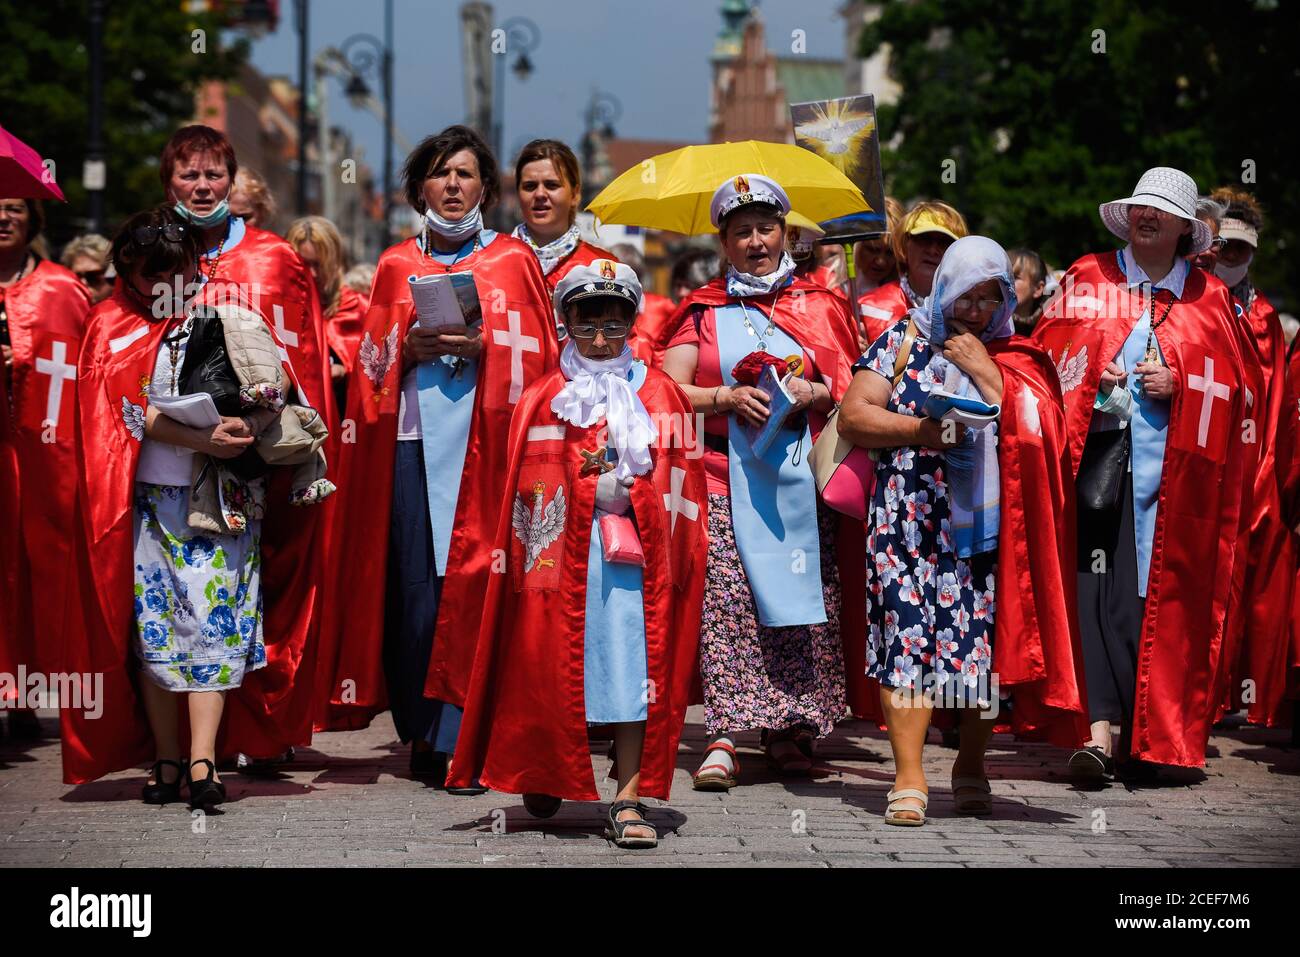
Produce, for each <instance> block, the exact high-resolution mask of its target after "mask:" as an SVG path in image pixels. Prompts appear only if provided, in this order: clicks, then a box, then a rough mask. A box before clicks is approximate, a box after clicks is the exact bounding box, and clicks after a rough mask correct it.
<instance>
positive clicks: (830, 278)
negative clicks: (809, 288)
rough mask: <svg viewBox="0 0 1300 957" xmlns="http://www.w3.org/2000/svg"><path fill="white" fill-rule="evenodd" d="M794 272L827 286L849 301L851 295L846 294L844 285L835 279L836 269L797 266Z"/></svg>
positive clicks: (810, 280)
mask: <svg viewBox="0 0 1300 957" xmlns="http://www.w3.org/2000/svg"><path fill="white" fill-rule="evenodd" d="M794 274H795V275H796V276H801V277H803V278H804V279H807V280H808V281H809V282H815V283H816V284H817V285H819V286H825V287H826V288H827V289H829V290H830V291H831V292H833V293H835V295H837V296H838V297H839V298H841V299H843V300H844V301H845V302H848V301H849V297H848V296H846V295H845V294H844V287H843V286H841V285H840V284H839V283H838V282H836V281H835V270H834V269H832V268H831V267H830V266H806V267H805V266H796V267H795V270H794Z"/></svg>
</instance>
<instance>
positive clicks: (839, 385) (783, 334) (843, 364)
mask: <svg viewBox="0 0 1300 957" xmlns="http://www.w3.org/2000/svg"><path fill="white" fill-rule="evenodd" d="M789 210H790V202H789V200H788V199H787V197H786V194H785V191H784V190H783V189H782V188H781V187H780V186H779V185H778V184H777V183H775V182H774V181H772V180H771V179H769V178H767V177H766V176H759V175H756V174H744V175H740V176H736V177H733V178H731V179H728V180H727V181H726V182H725V183H723V184H722V185H721V186H720V187H719V188H718V189H717V191H716V192H715V193H714V196H713V202H712V208H711V215H712V221H713V224H714V225H715V226H717V227H718V239H719V241H720V243H721V246H722V253H723V256H724V257H725V259H726V262H727V268H726V275H725V276H724V277H721V278H718V279H714V280H713V281H711V282H710V283H708V284H707V285H705V286H702V287H701V288H699V289H697V290H695V292H693V293H692V294H691V296H690V297H688V298H687V299H686V300H683V303H682V305H681V307H680V310H681V313H682V316H683V318H682V319H681V324H680V326H679V327H678V329H677V332H676V334H675V335H674V336H673V338H672V339H671V341H670V342H669V344H668V349H667V351H666V352H665V355H664V364H663V369H664V371H665V372H666V373H668V374H669V375H670V376H672V377H673V378H674V379H676V380H677V382H678V383H679V384H680V385H681V387H682V391H684V392H685V393H686V396H687V398H689V399H690V401H691V405H692V407H693V408H694V410H695V411H696V412H697V413H702V414H703V415H704V416H705V419H704V446H705V448H704V456H703V458H704V469H705V473H706V474H707V476H708V491H709V496H708V498H709V513H708V522H709V551H708V584H707V586H706V590H705V596H704V612H703V624H702V628H701V633H700V672H701V676H702V679H703V687H704V721H705V728H706V730H707V732H708V734H709V735H710V743H709V745H708V748H707V750H706V753H705V756H704V761H703V763H702V765H701V767H700V768H699V770H698V771H697V773H696V775H695V787H696V788H697V789H700V790H727V789H729V788H731V787H733V786H735V784H736V781H737V775H738V772H739V764H738V762H737V760H736V750H735V736H736V734H737V733H739V732H741V731H748V730H762V731H763V732H764V735H763V737H764V739H765V743H766V753H767V758H768V760H769V761H770V762H771V763H772V764H773V765H774V766H775V767H776V769H777V770H778V771H779V772H781V773H787V774H806V773H807V772H808V771H809V770H810V769H811V767H812V742H813V740H814V739H815V738H817V737H820V736H822V735H826V734H829V733H830V731H831V729H832V728H833V727H834V725H835V722H836V721H837V720H839V719H840V718H842V717H843V716H844V713H845V690H844V665H843V651H842V648H841V644H840V570H839V569H838V568H837V566H836V562H835V550H834V548H833V540H834V537H835V535H836V533H837V529H836V525H835V522H834V520H833V519H832V518H831V516H830V515H829V513H827V512H825V511H824V510H823V509H821V507H820V506H819V503H818V500H817V489H816V485H815V483H814V482H813V476H812V472H811V470H810V469H809V468H808V465H807V463H806V462H805V461H804V457H805V456H806V455H807V454H808V450H809V449H810V448H811V443H812V438H813V435H814V434H815V433H816V432H817V431H819V430H820V428H821V425H822V423H823V422H824V421H825V416H826V415H827V413H829V412H830V410H831V408H832V406H833V404H834V402H835V401H836V399H838V398H839V397H840V396H842V395H843V394H844V391H845V390H846V389H847V388H848V384H849V379H850V376H851V372H850V371H849V363H850V362H851V361H852V358H853V357H854V355H855V353H856V343H855V341H854V337H853V333H852V330H851V319H850V317H849V315H848V309H847V306H846V305H845V303H844V302H843V300H841V299H839V298H838V297H836V296H835V295H834V294H833V293H832V292H830V291H829V290H828V289H826V288H825V287H824V286H821V285H818V284H815V283H811V282H808V281H807V280H804V279H799V278H797V277H795V276H794V275H793V273H794V270H795V264H794V261H793V259H792V258H791V257H790V254H789V253H788V252H785V249H784V242H785V216H786V214H787V213H788V212H789ZM787 357H788V358H790V359H794V360H797V362H798V363H801V364H802V372H801V373H799V374H796V375H793V376H792V377H791V378H790V379H789V380H788V383H787V385H786V389H787V391H788V394H789V398H788V399H785V398H784V397H781V396H778V395H777V394H775V393H776V389H775V387H772V386H769V387H768V388H767V389H764V388H760V387H759V386H758V385H757V382H758V377H759V376H760V375H761V374H762V375H769V374H770V375H777V376H784V375H785V374H786V373H788V372H789V368H787V366H786V359H787ZM771 364H777V367H776V369H774V370H773V372H772V373H766V372H764V371H763V370H764V369H765V367H766V366H768V365H771ZM778 399H779V400H780V401H778ZM787 412H788V415H787ZM777 413H780V416H781V417H780V418H779V419H778V420H777V421H778V422H779V423H780V424H779V425H777V426H774V427H773V428H774V431H773V433H772V434H771V436H770V443H769V444H768V446H767V448H766V450H765V451H762V452H756V451H755V448H756V446H755V441H754V438H755V435H757V434H758V433H759V431H760V430H761V429H762V428H763V427H764V426H765V425H766V424H767V423H768V420H769V418H770V417H771V416H773V415H774V414H777ZM679 521H680V519H679ZM859 554H860V552H859ZM860 568H861V565H860V561H859V569H860ZM860 574H861V573H860V571H859V580H860ZM859 587H861V586H859ZM848 614H851V612H848V611H846V615H848ZM858 617H859V618H860V617H861V615H860V614H859V615H858ZM857 637H858V639H859V640H860V634H859V635H858V636H857Z"/></svg>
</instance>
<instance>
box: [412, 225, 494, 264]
mask: <svg viewBox="0 0 1300 957" xmlns="http://www.w3.org/2000/svg"><path fill="white" fill-rule="evenodd" d="M482 235H483V232H482V230H480V231H479V232H477V233H475V234H474V244H473V246H472V247H471V248H470V251H469V252H467V253H465V255H464V256H462V255H460V254H459V253H457V256H456V258H455V259H453V260H452V261H451V262H450V263H440V262H438V260H436V259H434V258H433V253H431V252H429V250H431V249H433V230H431V229H429V228H428V227H427V226H426V227H425V228H424V248H423V249H422V250H421V252H423V253H424V255H425V257H426V258H427V259H428V260H429V261H430V262H431V263H432V264H433V265H435V266H440V267H442V271H443V272H451V270H452V267H453V266H455V265H456V263H458V262H460V261H461V260H462V259H465V258H466V257H468V256H473V255H474V254H475V253H476V252H478V251H479V250H480V249H481V248H482V246H481V245H480V244H479V238H480V237H481V236H482ZM464 248H465V247H464V246H462V247H461V249H464Z"/></svg>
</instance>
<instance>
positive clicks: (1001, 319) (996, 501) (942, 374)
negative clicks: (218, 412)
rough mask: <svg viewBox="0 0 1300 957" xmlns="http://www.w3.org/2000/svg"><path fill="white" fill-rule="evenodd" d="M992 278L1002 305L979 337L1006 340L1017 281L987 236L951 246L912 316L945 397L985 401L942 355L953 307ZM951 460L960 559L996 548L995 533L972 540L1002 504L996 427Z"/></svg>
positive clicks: (957, 450)
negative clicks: (978, 518) (981, 520)
mask: <svg viewBox="0 0 1300 957" xmlns="http://www.w3.org/2000/svg"><path fill="white" fill-rule="evenodd" d="M989 279H996V280H997V281H998V287H999V289H1000V290H1001V292H1002V305H1000V306H998V308H997V311H996V312H994V314H993V318H992V319H990V320H989V323H988V325H986V326H985V327H984V331H983V332H981V333H980V341H981V342H984V343H989V342H992V341H993V340H994V339H1005V338H1007V337H1009V336H1010V335H1011V334H1012V332H1013V331H1014V330H1015V325H1014V322H1013V319H1012V314H1013V313H1014V312H1015V309H1016V290H1015V281H1014V280H1013V279H1012V278H1011V260H1010V259H1008V258H1007V253H1006V250H1005V249H1003V248H1002V247H1001V246H999V245H998V244H997V243H995V242H994V241H993V240H991V239H989V238H988V237H987V236H966V237H964V238H962V239H959V240H957V241H956V242H954V243H953V244H952V245H951V246H949V247H948V250H947V251H946V252H945V253H944V254H943V260H942V261H941V262H940V263H939V268H938V269H937V270H935V273H934V287H933V289H932V290H931V292H930V295H929V296H928V297H927V298H926V300H925V302H923V303H922V304H921V305H920V306H919V307H918V308H916V309H913V310H911V312H909V313H908V315H909V316H910V317H911V319H912V321H913V322H915V323H916V328H917V331H918V332H919V333H920V334H921V335H922V336H925V338H926V339H928V340H929V342H930V350H931V356H930V361H929V363H928V364H927V365H926V369H927V371H928V372H929V374H930V376H931V377H932V378H931V381H933V382H939V383H942V386H943V390H944V391H945V392H949V393H951V394H953V395H960V396H968V397H971V398H976V399H980V400H981V401H982V400H983V398H984V397H983V396H982V395H980V393H979V389H978V387H977V386H976V385H975V384H974V383H973V382H971V379H970V376H968V375H967V374H966V373H965V372H963V371H962V370H961V368H960V367H958V365H957V364H956V363H955V362H950V361H949V360H948V359H946V358H944V357H943V356H942V355H941V354H940V350H941V349H942V347H943V344H944V342H946V341H947V339H948V337H949V335H950V334H951V329H950V327H949V325H948V318H949V316H950V314H951V313H952V307H953V303H955V302H956V301H957V300H958V299H960V298H961V297H962V296H965V295H967V294H968V293H969V292H970V291H971V290H972V289H974V288H975V287H976V286H978V285H979V284H980V283H982V282H985V281H987V280H989ZM947 456H948V465H949V477H950V479H951V481H952V519H951V522H952V530H953V538H954V542H955V545H956V548H957V555H958V557H961V558H967V557H970V555H972V554H978V553H980V552H983V551H988V550H990V549H992V548H994V547H996V545H997V535H996V533H988V534H986V536H985V537H984V539H983V540H981V541H974V540H973V539H972V531H973V529H974V528H975V526H976V522H975V519H974V516H975V515H976V514H985V515H986V517H987V516H988V515H996V514H997V511H998V509H999V507H1000V503H1001V494H1000V486H1001V478H1000V475H1001V473H1000V465H999V462H998V455H997V435H996V433H995V432H994V431H993V429H992V428H984V429H980V430H978V431H976V432H974V433H973V436H972V437H971V445H970V446H958V447H957V448H955V449H951V450H949V452H948V453H947ZM990 525H991V526H992V527H993V528H996V527H997V519H996V518H993V520H992V521H991V522H988V521H986V522H984V523H982V524H981V527H988V526H990Z"/></svg>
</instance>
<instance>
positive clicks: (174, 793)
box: [140, 759, 185, 804]
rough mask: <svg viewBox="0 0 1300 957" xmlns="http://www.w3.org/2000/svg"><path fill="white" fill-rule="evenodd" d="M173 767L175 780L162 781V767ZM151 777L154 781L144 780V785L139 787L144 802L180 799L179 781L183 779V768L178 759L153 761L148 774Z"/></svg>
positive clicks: (153, 802) (162, 802) (167, 801)
mask: <svg viewBox="0 0 1300 957" xmlns="http://www.w3.org/2000/svg"><path fill="white" fill-rule="evenodd" d="M165 767H167V768H175V769H176V780H175V781H170V782H168V781H164V780H163V773H162V772H163V768H165ZM149 776H150V777H151V778H153V780H154V783H153V784H149V783H147V782H146V784H145V786H144V787H143V788H141V789H140V797H141V798H143V799H144V803H145V804H175V803H177V802H179V801H180V799H181V782H182V781H183V780H184V779H185V770H184V769H183V768H182V767H181V764H180V762H179V761H168V760H166V759H163V760H161V761H155V762H154V763H153V771H152V772H150V775H149Z"/></svg>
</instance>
